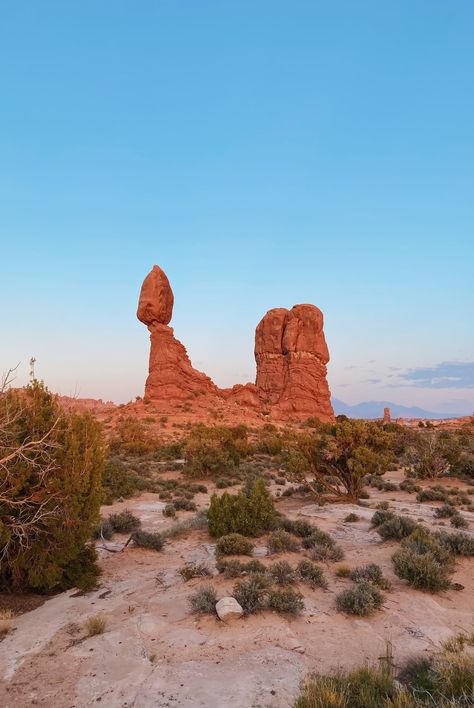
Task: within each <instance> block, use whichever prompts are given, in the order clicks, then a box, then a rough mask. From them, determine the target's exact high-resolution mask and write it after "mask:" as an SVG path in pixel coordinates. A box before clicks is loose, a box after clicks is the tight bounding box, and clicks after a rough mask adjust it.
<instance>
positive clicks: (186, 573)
mask: <svg viewBox="0 0 474 708" xmlns="http://www.w3.org/2000/svg"><path fill="white" fill-rule="evenodd" d="M179 574H180V575H181V577H182V578H183V580H184V581H185V582H187V581H188V580H191V579H192V578H203V577H205V576H209V575H211V571H210V570H209V568H208V567H207V566H205V565H204V564H203V563H190V564H189V565H183V567H182V568H180V569H179Z"/></svg>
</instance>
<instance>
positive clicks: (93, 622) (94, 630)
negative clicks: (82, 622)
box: [86, 615, 107, 637]
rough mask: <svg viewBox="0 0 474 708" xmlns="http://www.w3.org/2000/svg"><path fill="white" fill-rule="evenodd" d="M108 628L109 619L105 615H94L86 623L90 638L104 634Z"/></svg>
mask: <svg viewBox="0 0 474 708" xmlns="http://www.w3.org/2000/svg"><path fill="white" fill-rule="evenodd" d="M106 626H107V619H106V618H105V617H104V615H94V617H89V619H88V620H87V621H86V631H87V636H88V637H95V636H96V635H97V634H103V633H104V632H105V628H106Z"/></svg>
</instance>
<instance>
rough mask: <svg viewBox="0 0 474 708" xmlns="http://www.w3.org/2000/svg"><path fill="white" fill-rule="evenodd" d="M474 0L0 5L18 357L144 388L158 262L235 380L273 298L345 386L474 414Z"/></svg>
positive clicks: (10, 327)
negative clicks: (146, 296) (143, 296)
mask: <svg viewBox="0 0 474 708" xmlns="http://www.w3.org/2000/svg"><path fill="white" fill-rule="evenodd" d="M473 36H474V3H473V2H472V1H471V0H453V1H452V2H446V0H397V2H393V1H391V0H383V1H381V0H358V2H353V0H344V1H343V0H327V1H326V2H321V1H319V0H308V1H306V0H292V1H291V2H289V1H288V0H286V1H285V2H283V1H282V0H239V1H238V2H231V1H230V0H213V1H211V0H199V1H196V0H140V2H136V1H133V2H132V0H101V1H100V2H97V0H81V1H80V2H78V1H76V2H66V3H65V2H63V1H61V2H60V1H57V2H53V1H52V0H42V2H41V3H38V2H37V1H36V0H21V1H19V0H0V67H1V68H0V242H1V243H0V259H1V270H0V298H1V302H2V305H3V307H2V311H1V314H0V323H1V326H0V372H1V371H4V370H5V369H7V368H9V367H10V366H15V365H16V364H19V367H18V369H17V380H16V381H17V383H18V384H22V383H24V382H25V381H26V380H27V378H28V370H29V367H28V361H29V359H30V357H32V356H34V357H35V358H36V365H35V373H36V375H37V376H38V377H40V378H43V379H44V380H45V381H46V383H47V384H48V385H49V387H50V388H51V389H52V390H55V391H58V392H60V393H62V394H64V395H78V396H81V397H94V398H102V399H104V400H114V401H117V402H123V401H127V400H130V399H132V398H134V397H135V396H136V395H142V394H143V388H144V382H145V378H146V374H147V366H148V348H149V342H148V332H147V330H146V328H145V327H144V326H143V325H142V324H140V323H139V322H138V321H137V319H136V314H135V313H136V306H137V300H138V295H139V291H140V286H141V282H142V280H143V278H144V277H145V275H146V274H147V273H148V271H149V270H150V269H151V267H152V265H153V264H155V263H156V264H158V265H160V266H161V267H162V268H163V269H164V270H165V272H166V273H167V275H168V277H169V279H170V282H171V285H172V288H173V290H174V295H175V307H174V313H173V320H172V322H171V325H172V326H173V327H174V330H175V334H176V336H177V337H178V338H179V339H180V340H181V341H183V343H184V344H185V346H186V347H187V349H188V353H189V355H190V357H191V360H192V362H193V364H194V365H195V366H196V367H197V368H199V369H201V370H204V371H206V373H207V374H208V375H210V376H211V377H212V378H213V379H214V380H215V382H216V383H217V384H218V385H221V386H228V385H232V384H234V383H240V382H245V381H249V380H253V379H254V376H255V362H254V357H253V340H254V330H255V326H256V325H257V323H258V322H259V320H260V319H261V317H262V316H263V315H264V313H265V312H266V311H267V310H268V309H270V308H272V307H291V306H292V305H294V304H296V303H305V302H309V303H314V304H316V305H317V306H318V307H320V308H321V309H322V311H323V312H324V316H325V333H326V338H327V341H328V345H329V350H330V353H331V361H330V363H329V367H328V376H329V382H330V386H331V390H332V393H333V395H334V396H335V397H337V398H339V399H342V400H344V401H346V402H348V403H351V404H354V403H358V402H360V401H366V400H391V401H395V402H397V403H400V404H405V405H418V406H422V407H424V408H427V409H428V410H435V411H444V412H447V413H449V412H454V413H470V412H472V410H473V409H474V327H473V312H474V302H473V301H474V295H473V293H474V288H473V280H474V278H473V270H474V268H473V264H474V131H473V125H474V90H473V76H474V46H473V41H472V37H473Z"/></svg>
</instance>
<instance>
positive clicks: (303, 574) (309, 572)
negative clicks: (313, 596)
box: [296, 559, 328, 588]
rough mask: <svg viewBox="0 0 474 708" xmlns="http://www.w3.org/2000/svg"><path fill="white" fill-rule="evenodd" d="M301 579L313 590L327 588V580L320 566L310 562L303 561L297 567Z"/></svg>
mask: <svg viewBox="0 0 474 708" xmlns="http://www.w3.org/2000/svg"><path fill="white" fill-rule="evenodd" d="M296 570H297V572H298V575H299V576H300V578H301V579H302V580H303V581H304V582H305V583H307V584H308V585H309V586H310V587H312V588H326V587H327V585H328V584H327V580H326V578H325V577H324V573H323V571H322V569H321V568H320V567H319V565H316V563H312V562H311V561H309V560H306V559H304V560H301V561H300V562H299V563H298V565H297V566H296Z"/></svg>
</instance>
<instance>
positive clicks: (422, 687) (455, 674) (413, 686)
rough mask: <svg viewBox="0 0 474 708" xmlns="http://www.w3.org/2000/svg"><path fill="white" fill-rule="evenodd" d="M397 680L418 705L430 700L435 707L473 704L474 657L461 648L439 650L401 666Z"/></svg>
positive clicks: (410, 660)
mask: <svg viewBox="0 0 474 708" xmlns="http://www.w3.org/2000/svg"><path fill="white" fill-rule="evenodd" d="M398 678H399V680H400V681H401V683H402V684H403V685H404V686H406V687H407V689H409V690H410V691H411V692H412V694H413V695H414V696H415V697H418V696H420V702H419V703H416V704H415V705H417V706H418V705H420V706H421V705H426V702H424V701H423V697H425V696H426V697H428V696H429V697H430V698H431V701H430V703H431V705H436V706H438V705H439V706H443V707H444V706H446V708H447V707H448V706H453V707H454V706H472V705H474V658H473V657H472V655H470V654H468V653H466V652H465V651H464V648H463V647H459V648H458V649H457V650H456V651H447V650H444V651H441V652H439V653H435V654H432V655H430V656H423V657H415V658H413V659H409V660H408V661H407V662H406V663H405V664H404V666H402V668H401V671H400V674H399V677H398Z"/></svg>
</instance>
